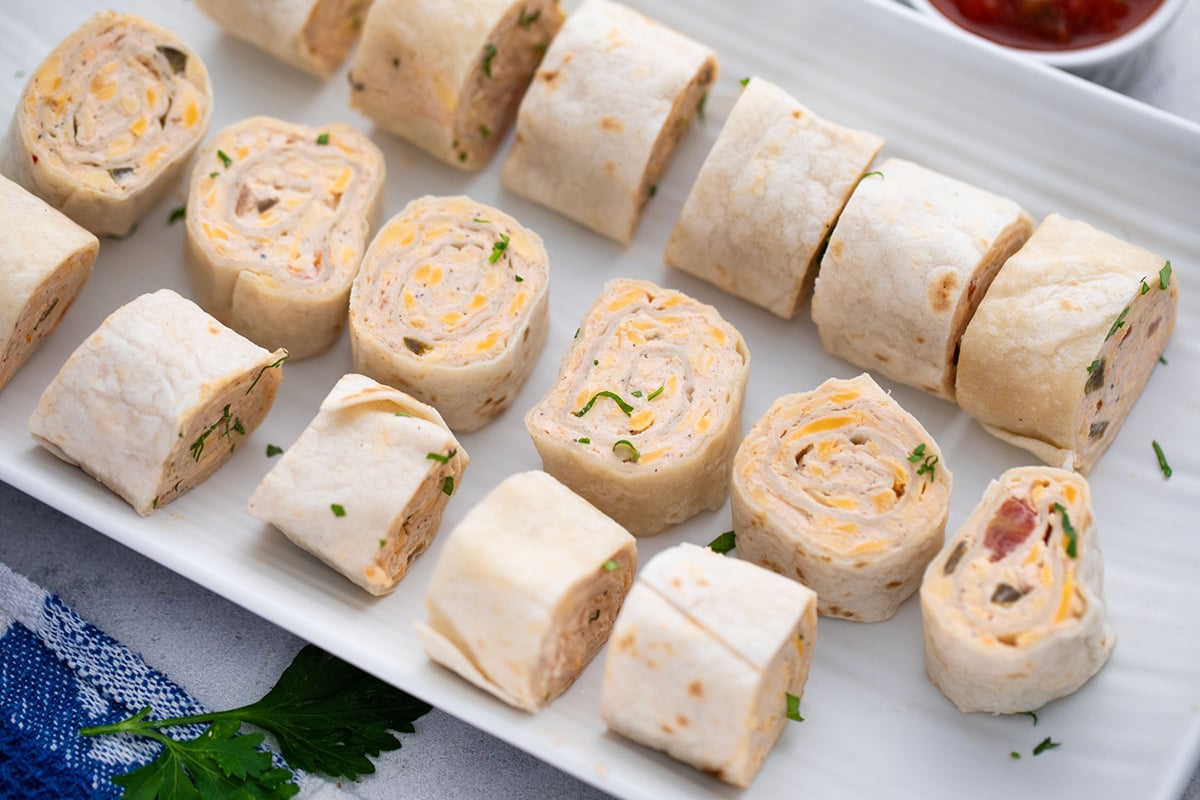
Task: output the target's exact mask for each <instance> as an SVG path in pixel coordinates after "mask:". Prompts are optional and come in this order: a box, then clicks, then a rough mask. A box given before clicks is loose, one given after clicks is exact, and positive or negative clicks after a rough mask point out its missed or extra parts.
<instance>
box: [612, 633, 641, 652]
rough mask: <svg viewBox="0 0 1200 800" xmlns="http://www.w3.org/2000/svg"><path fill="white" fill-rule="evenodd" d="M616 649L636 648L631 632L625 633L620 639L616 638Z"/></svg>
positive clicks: (634, 638)
mask: <svg viewBox="0 0 1200 800" xmlns="http://www.w3.org/2000/svg"><path fill="white" fill-rule="evenodd" d="M617 649H618V650H635V649H637V641H636V637H635V636H634V635H633V634H632V633H627V634H625V635H624V636H622V637H621V638H620V639H617Z"/></svg>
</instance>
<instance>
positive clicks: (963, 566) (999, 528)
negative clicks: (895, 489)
mask: <svg viewBox="0 0 1200 800" xmlns="http://www.w3.org/2000/svg"><path fill="white" fill-rule="evenodd" d="M1092 522H1093V520H1092V497H1091V491H1090V489H1089V488H1088V484H1087V481H1085V480H1084V479H1083V478H1082V477H1080V476H1079V475H1077V474H1075V473H1072V472H1067V471H1065V470H1060V469H1056V468H1051V467H1019V468H1017V469H1010V470H1009V471H1008V472H1005V473H1004V474H1003V475H1001V476H1000V478H999V480H996V481H992V483H991V484H990V485H989V486H988V488H987V491H986V492H985V493H984V495H983V500H981V501H980V503H979V505H978V506H976V507H975V510H974V511H973V512H971V516H969V517H968V518H967V521H966V522H964V523H963V526H962V528H960V529H959V531H958V533H956V534H955V535H954V538H952V539H951V540H950V541H949V542H947V543H946V547H945V549H943V550H942V552H941V554H939V555H938V556H937V558H935V559H934V560H933V561H932V562H931V563H930V564H929V567H928V569H927V570H926V571H925V578H924V581H923V582H922V584H921V613H922V615H923V617H924V624H925V669H926V671H927V672H928V673H929V677H930V679H931V680H932V681H933V683H934V685H935V686H937V687H938V688H939V689H941V690H942V693H943V694H945V695H946V697H948V698H950V700H952V701H953V702H954V704H955V705H956V706H958V708H959V710H960V711H986V712H989V713H992V714H1013V713H1018V712H1021V711H1033V710H1034V709H1037V708H1040V707H1041V706H1043V705H1045V704H1046V703H1048V702H1050V701H1051V700H1054V699H1055V698H1058V697H1062V696H1064V695H1068V694H1070V693H1071V692H1074V691H1075V690H1076V689H1078V688H1079V687H1080V686H1082V685H1083V684H1084V683H1085V682H1086V681H1087V680H1088V679H1089V678H1091V677H1092V676H1093V675H1095V674H1096V673H1097V672H1098V671H1099V670H1100V668H1101V667H1103V666H1104V663H1105V662H1106V661H1107V660H1108V656H1109V654H1110V653H1111V652H1112V649H1113V645H1114V644H1116V636H1115V634H1114V633H1113V631H1112V628H1110V627H1109V625H1108V618H1107V615H1106V613H1105V610H1104V596H1103V594H1104V562H1103V561H1102V560H1101V555H1100V543H1099V540H1098V538H1097V535H1096V531H1095V530H1094V528H1093V526H1092Z"/></svg>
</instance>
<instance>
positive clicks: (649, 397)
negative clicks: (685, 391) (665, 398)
mask: <svg viewBox="0 0 1200 800" xmlns="http://www.w3.org/2000/svg"><path fill="white" fill-rule="evenodd" d="M665 388H666V385H665V384H664V385H663V386H660V387H658V388H657V389H655V390H654V391H653V392H651V393H650V394H648V395H646V399H647V400H653V399H654V398H656V397H658V396H659V395H660V394H662V393H663V389H665Z"/></svg>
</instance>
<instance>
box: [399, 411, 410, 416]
mask: <svg viewBox="0 0 1200 800" xmlns="http://www.w3.org/2000/svg"><path fill="white" fill-rule="evenodd" d="M396 416H397V417H411V416H412V414H409V413H408V412H407V411H397V412H396Z"/></svg>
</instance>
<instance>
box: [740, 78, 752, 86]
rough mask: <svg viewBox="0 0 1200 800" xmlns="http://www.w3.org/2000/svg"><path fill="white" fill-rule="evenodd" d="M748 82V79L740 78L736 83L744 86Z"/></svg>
mask: <svg viewBox="0 0 1200 800" xmlns="http://www.w3.org/2000/svg"><path fill="white" fill-rule="evenodd" d="M749 82H750V79H749V78H742V79H741V80H740V81H738V83H740V84H741V85H742V86H745V85H746V84H747V83H749Z"/></svg>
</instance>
